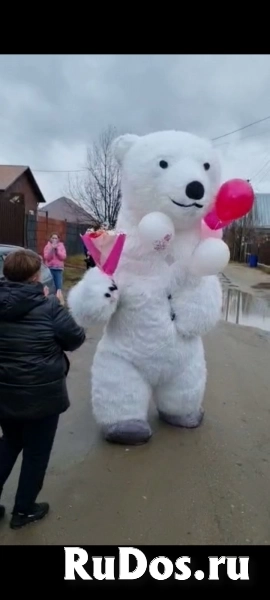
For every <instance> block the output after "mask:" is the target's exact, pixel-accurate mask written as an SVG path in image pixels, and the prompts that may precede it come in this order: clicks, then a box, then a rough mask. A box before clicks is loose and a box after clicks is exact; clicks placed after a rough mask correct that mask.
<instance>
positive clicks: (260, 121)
mask: <svg viewBox="0 0 270 600" xmlns="http://www.w3.org/2000/svg"><path fill="white" fill-rule="evenodd" d="M269 119H270V115H269V116H268V117H264V118H263V119H258V120H257V121H253V122H252V123H248V125H244V126H243V127H239V128H238V129H234V130H233V131H228V133H224V134H223V135H219V136H217V137H214V138H212V141H213V142H214V141H216V140H220V139H222V138H224V137H228V136H229V135H233V134H234V133H238V131H243V130H244V129H248V128H249V127H252V126H253V125H257V124H258V123H263V122H264V121H268V120H269ZM258 135H260V134H258ZM246 137H248V136H246ZM244 139H245V138H244ZM240 141H241V140H240ZM31 171H33V173H83V172H84V171H87V169H86V168H84V169H64V170H61V169H56V170H55V169H31Z"/></svg>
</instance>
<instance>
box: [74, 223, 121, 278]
mask: <svg viewBox="0 0 270 600" xmlns="http://www.w3.org/2000/svg"><path fill="white" fill-rule="evenodd" d="M81 238H82V241H83V243H84V245H85V247H86V248H87V250H88V252H89V254H91V256H92V257H93V259H94V261H95V263H96V266H97V267H98V268H99V269H100V270H101V271H103V273H106V275H109V276H110V277H111V276H112V275H113V274H114V273H115V271H116V268H117V266H118V263H119V260H120V257H121V254H122V251H123V247H124V243H125V240H126V235H125V233H115V234H113V235H111V234H108V233H107V232H104V233H103V232H102V233H99V232H97V233H85V234H84V235H81Z"/></svg>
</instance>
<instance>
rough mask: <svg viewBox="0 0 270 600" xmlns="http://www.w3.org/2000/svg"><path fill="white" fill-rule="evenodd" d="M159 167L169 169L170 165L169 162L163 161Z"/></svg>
mask: <svg viewBox="0 0 270 600" xmlns="http://www.w3.org/2000/svg"><path fill="white" fill-rule="evenodd" d="M159 166H160V167H161V168H162V169H167V168H168V166H169V165H168V163H167V161H166V160H161V161H160V163H159Z"/></svg>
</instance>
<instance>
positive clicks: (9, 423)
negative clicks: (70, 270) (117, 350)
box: [0, 250, 85, 529]
mask: <svg viewBox="0 0 270 600" xmlns="http://www.w3.org/2000/svg"><path fill="white" fill-rule="evenodd" d="M40 269H41V259H40V257H39V256H38V255H37V254H35V253H34V252H32V251H30V250H19V251H16V252H12V253H11V254H9V255H8V256H7V257H6V259H5V262H4V271H3V274H4V280H2V281H0V427H1V428H2V431H3V437H2V438H1V440H0V496H1V493H2V490H3V486H4V484H5V482H6V480H7V479H8V477H9V475H10V473H11V471H12V469H13V467H14V465H15V462H16V460H17V458H18V456H19V454H20V453H21V452H23V460H22V467H21V473H20V479H19V484H18V489H17V493H16V497H15V503H14V507H13V511H12V518H11V522H10V526H11V528H13V529H15V528H16V529H17V528H19V527H22V526H23V525H26V524H27V523H29V522H32V521H37V520H39V519H42V518H43V517H44V516H45V515H46V514H47V512H48V511H49V505H48V503H46V502H43V503H40V504H38V503H36V498H37V496H38V494H39V492H40V491H41V489H42V486H43V480H44V477H45V474H46V470H47V466H48V462H49V459H50V454H51V450H52V446H53V442H54V438H55V434H56V430H57V426H58V421H59V416H60V414H61V413H64V412H65V411H66V410H67V409H68V407H69V406H70V401H69V396H68V391H67V384H66V377H67V374H68V371H69V360H68V357H67V356H66V354H65V352H73V351H74V350H77V348H79V347H80V346H81V345H82V344H83V343H84V341H85V332H84V330H83V329H82V328H81V327H79V326H78V325H77V324H76V322H75V321H74V320H73V318H72V316H71V315H70V313H69V312H68V310H67V309H66V308H65V307H64V306H63V305H62V304H61V303H60V301H59V299H58V298H57V297H56V296H55V295H52V296H46V295H45V294H44V289H43V286H42V284H41V283H40V281H39V277H40ZM4 514H5V508H4V507H3V506H1V507H0V516H2V517H3V516H4Z"/></svg>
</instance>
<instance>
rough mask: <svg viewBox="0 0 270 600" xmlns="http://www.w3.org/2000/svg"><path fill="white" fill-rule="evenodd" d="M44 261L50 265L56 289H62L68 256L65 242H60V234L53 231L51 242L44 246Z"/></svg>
mask: <svg viewBox="0 0 270 600" xmlns="http://www.w3.org/2000/svg"><path fill="white" fill-rule="evenodd" d="M43 255H44V262H45V265H46V266H47V267H49V269H50V271H51V274H52V276H53V280H54V285H55V287H56V291H59V290H60V291H62V286H63V271H64V262H65V260H66V257H67V253H66V249H65V246H64V244H63V242H60V238H59V235H58V234H57V233H53V234H52V235H51V237H50V240H49V242H48V243H47V244H46V246H45V248H44V252H43Z"/></svg>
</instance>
